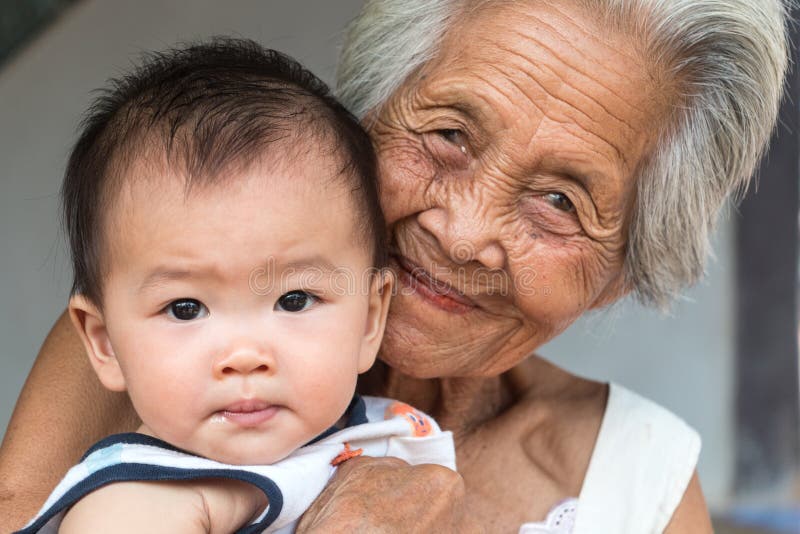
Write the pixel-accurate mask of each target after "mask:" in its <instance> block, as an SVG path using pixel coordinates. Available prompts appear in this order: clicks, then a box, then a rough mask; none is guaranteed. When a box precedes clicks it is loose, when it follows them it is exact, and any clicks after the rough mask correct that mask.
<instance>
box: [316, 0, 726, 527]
mask: <svg viewBox="0 0 800 534" xmlns="http://www.w3.org/2000/svg"><path fill="white" fill-rule="evenodd" d="M634 51H635V46H634V44H633V43H631V42H629V41H626V40H625V39H623V38H621V37H620V36H614V35H609V34H608V32H606V31H604V30H603V29H602V28H600V27H598V26H596V25H594V24H592V22H591V18H589V17H586V14H585V13H581V12H579V11H577V10H576V9H575V8H574V7H568V6H559V7H556V6H541V5H537V6H534V5H521V4H519V3H517V4H511V5H505V6H501V7H497V6H494V7H491V8H490V9H484V10H479V11H476V12H473V13H471V14H470V15H469V16H467V18H466V19H465V21H464V22H463V23H462V24H460V25H458V26H456V27H455V28H454V29H453V30H451V31H450V33H449V34H448V35H447V37H446V39H445V41H444V43H443V46H442V50H441V54H440V55H439V57H437V58H436V59H434V60H433V61H432V62H431V63H429V64H428V65H426V66H425V67H424V68H423V69H422V71H421V72H420V73H419V75H418V76H416V77H415V78H414V79H412V80H410V81H408V82H407V83H406V84H405V85H404V86H403V87H402V88H401V89H400V90H399V91H398V92H397V93H396V94H395V95H394V96H393V97H392V98H391V99H390V101H389V102H388V103H387V105H385V106H384V107H383V108H382V109H381V110H380V111H379V112H378V113H376V114H373V116H371V117H368V123H369V124H370V128H371V134H372V136H373V139H374V140H375V143H376V146H377V150H378V154H379V162H380V172H381V183H382V188H383V191H382V195H383V208H384V210H385V213H386V216H387V219H388V222H389V224H390V225H391V230H392V242H393V255H394V266H395V268H396V269H397V272H398V275H399V276H398V278H399V281H400V282H399V293H398V295H397V296H396V297H395V298H394V299H393V301H392V305H391V308H390V311H389V322H388V326H387V333H386V337H385V338H384V342H383V345H382V350H381V358H382V360H383V361H384V362H386V363H387V364H388V367H377V368H376V369H374V370H373V372H372V376H371V377H370V378H371V383H367V391H368V392H371V393H378V394H383V395H387V396H391V397H397V398H400V399H403V400H406V401H408V402H410V403H412V404H415V405H416V406H418V407H420V408H421V409H423V410H426V411H428V412H429V413H431V414H433V415H434V416H435V417H437V418H438V420H439V422H440V424H442V425H443V426H444V427H446V428H448V429H450V430H453V432H454V434H455V438H456V449H457V455H458V467H459V473H460V474H461V475H462V476H463V479H464V483H465V494H464V497H463V499H459V498H458V495H456V494H454V493H453V491H452V490H449V491H442V492H441V495H440V496H438V497H437V495H436V494H435V493H434V494H433V495H428V494H427V493H426V494H425V497H424V498H420V499H418V500H416V499H410V498H409V497H408V496H407V495H406V496H405V497H404V498H402V499H395V498H392V495H394V493H395V492H391V491H389V492H386V493H385V494H381V493H380V492H377V495H379V496H380V497H375V498H372V499H370V497H364V495H376V492H375V491H374V490H375V487H374V486H375V484H376V482H375V480H376V479H379V480H384V481H392V480H394V481H398V483H400V484H401V486H402V483H403V481H404V480H406V479H407V477H412V476H415V475H418V476H420V480H426V483H429V482H430V481H429V480H428V479H427V478H426V477H430V476H431V473H422V472H416V473H415V470H417V471H418V468H413V467H409V468H406V471H403V470H401V469H399V468H397V467H396V466H393V467H392V468H391V469H390V468H387V467H386V466H385V465H383V464H382V463H380V462H378V461H377V460H376V465H375V467H374V471H373V472H372V473H371V476H370V477H367V476H361V477H359V475H358V474H357V472H356V473H347V472H344V473H339V474H338V475H337V476H336V477H335V478H334V480H333V481H332V483H331V485H330V486H329V489H328V490H327V491H326V493H325V494H324V495H323V496H322V497H321V498H320V500H319V501H318V503H317V505H316V506H314V507H312V509H311V510H309V512H308V513H307V520H306V521H305V522H304V523H303V525H302V526H303V527H304V528H307V529H308V531H310V532H316V531H320V532H322V531H326V529H328V530H329V531H335V530H337V529H339V528H348V527H351V526H353V525H359V526H363V525H366V524H369V525H372V526H373V528H377V526H378V525H386V524H392V525H394V524H395V523H393V521H394V519H395V518H396V517H402V516H403V514H406V515H407V516H408V517H412V516H413V517H417V518H418V520H420V521H422V524H439V525H440V529H442V530H441V531H443V532H444V531H452V532H458V531H461V529H462V528H464V525H463V524H462V523H461V519H459V518H463V517H467V518H468V521H467V524H469V525H470V526H471V527H476V526H477V527H480V528H484V529H485V530H486V531H487V532H516V530H517V529H518V528H519V525H520V524H522V523H524V522H528V521H540V520H543V519H544V517H545V516H546V514H547V512H548V511H549V510H550V509H551V508H552V507H553V506H554V505H555V504H556V503H558V502H559V501H561V500H563V499H565V498H568V497H573V496H577V495H578V494H579V493H580V489H581V486H582V483H583V478H584V475H585V472H586V469H587V467H588V463H589V459H590V457H591V453H592V450H593V448H594V443H595V440H596V437H597V433H598V431H599V426H600V422H601V420H602V416H603V413H604V409H605V402H606V398H607V388H606V386H605V385H602V384H599V383H596V382H590V381H585V380H582V379H579V378H577V377H575V376H572V375H570V374H568V373H566V372H564V371H562V370H560V369H558V368H556V367H555V366H552V365H551V364H549V363H547V362H545V361H544V360H541V359H540V358H538V357H536V356H533V355H532V353H533V352H534V351H535V350H536V348H537V347H539V346H541V345H542V344H543V343H545V342H546V341H548V340H550V339H552V338H553V337H555V336H556V335H558V334H559V333H561V332H562V331H563V330H564V329H565V328H566V327H567V326H569V325H570V324H571V323H572V322H573V321H575V319H576V318H577V317H579V316H580V315H581V314H582V313H584V312H585V311H587V310H589V309H592V308H597V307H601V306H604V305H606V304H609V303H611V302H614V301H615V300H617V299H619V298H620V297H621V296H623V295H624V294H625V293H626V292H627V291H628V290H629V288H626V287H625V285H624V277H623V263H624V255H625V245H626V234H627V229H628V227H629V224H630V216H631V212H632V209H631V208H632V205H633V202H634V200H635V192H636V176H637V170H638V169H639V167H640V165H641V164H642V162H643V161H644V160H645V158H646V157H647V154H648V153H649V151H650V150H651V149H652V148H653V146H654V143H655V140H656V138H657V135H658V129H657V128H658V126H659V125H661V124H664V122H665V116H666V113H667V111H668V102H667V101H666V99H665V97H664V96H663V95H662V94H661V93H660V92H659V88H658V87H656V86H655V82H654V81H653V78H652V77H651V73H649V72H648V71H647V69H646V68H645V64H644V62H643V60H642V59H641V58H640V57H638V56H637V55H636V54H635V53H634ZM420 268H421V269H422V270H424V271H426V272H425V273H424V274H423V275H422V277H421V278H422V279H423V280H428V281H429V280H430V279H431V278H433V279H435V280H436V282H437V283H438V284H437V286H438V287H440V288H442V287H443V288H444V289H443V290H440V291H438V292H437V293H438V294H435V293H432V292H431V291H427V290H426V289H425V288H424V287H423V286H424V284H421V283H419V279H420V277H419V276H412V275H411V274H410V271H415V272H419V269H420ZM442 293H446V295H445V296H442V295H441V294H442ZM587 356H588V355H587ZM363 469H365V468H364V466H360V469H359V471H362V470H363ZM440 484H441V485H442V486H444V487H447V488H453V487H456V486H457V484H455V483H454V482H453V481H452V480H446V479H445V480H441V481H440ZM508 488H514V491H513V492H510V491H508ZM356 496H358V497H356ZM687 496H688V498H685V499H684V501H685V503H688V504H682V505H681V506H680V507H679V510H678V512H677V513H676V515H675V517H674V519H673V526H672V527H670V529H671V530H668V531H673V532H678V531H680V532H686V531H692V532H707V531H709V529H710V524H709V523H708V517H707V512H706V510H705V504H704V502H703V499H702V493H701V491H700V489H699V484H698V483H697V482H696V481H695V482H693V483H692V485H691V486H690V490H689V491H688V492H687ZM387 501H390V502H391V506H387V505H386V503H387ZM332 510H338V511H339V512H341V513H340V514H339V515H338V516H337V515H336V514H332V513H331V511H332ZM354 510H360V512H359V513H353V511H354ZM442 510H446V513H443V512H442ZM351 520H352V521H355V522H354V523H350V521H351ZM426 520H429V521H431V522H430V523H426V522H425V521H426ZM676 520H677V521H676ZM444 525H449V527H450V530H448V529H446V528H445V527H444ZM687 525H688V526H690V527H691V528H690V530H687ZM406 529H407V531H414V529H413V528H411V526H407V527H406ZM672 529H674V530H672ZM367 530H368V529H367ZM301 531H303V529H301ZM389 531H391V529H389ZM400 531H403V528H400Z"/></svg>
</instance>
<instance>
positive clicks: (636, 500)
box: [576, 384, 700, 532]
mask: <svg viewBox="0 0 800 534" xmlns="http://www.w3.org/2000/svg"><path fill="white" fill-rule="evenodd" d="M699 453H700V437H699V435H698V434H697V432H696V431H695V430H694V429H692V428H691V427H690V426H689V425H688V424H686V423H685V422H684V421H683V420H682V419H681V418H679V417H678V416H676V415H675V414H673V413H671V412H670V411H669V410H667V409H665V408H663V407H661V406H659V405H658V404H656V403H655V402H652V401H650V400H648V399H646V398H644V397H642V396H640V395H638V394H636V393H633V392H631V391H629V390H627V389H626V388H624V387H622V386H619V385H615V384H611V385H610V387H609V395H608V403H607V407H606V410H605V415H604V417H603V422H602V425H601V427H600V432H599V435H598V438H597V443H596V444H595V447H594V451H593V453H592V458H591V461H590V464H589V468H588V469H587V472H586V477H585V480H584V483H583V488H582V490H581V493H580V504H579V507H578V518H577V520H576V532H580V531H581V530H580V529H579V528H578V527H580V526H581V525H583V526H584V527H588V526H589V525H591V526H592V529H595V528H597V527H599V526H601V525H602V526H603V528H600V529H599V530H600V531H606V530H607V529H610V530H608V531H614V532H630V531H636V532H642V531H647V532H662V531H663V530H664V528H666V526H667V524H668V523H669V520H670V518H671V517H672V514H673V512H674V511H675V509H676V507H677V506H678V504H679V503H680V501H681V498H682V497H683V494H684V493H685V491H686V488H687V486H688V484H689V482H690V480H691V478H692V475H693V474H694V471H695V468H696V465H697V459H698V456H699Z"/></svg>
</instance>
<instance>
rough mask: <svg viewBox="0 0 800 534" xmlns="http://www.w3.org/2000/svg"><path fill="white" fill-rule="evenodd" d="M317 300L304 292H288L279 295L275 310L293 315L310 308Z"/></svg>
mask: <svg viewBox="0 0 800 534" xmlns="http://www.w3.org/2000/svg"><path fill="white" fill-rule="evenodd" d="M317 300H318V299H317V297H315V296H314V295H311V294H310V293H306V292H305V291H300V290H295V291H289V292H288V293H286V294H284V295H281V297H280V298H279V299H278V302H276V303H275V309H276V310H280V311H287V312H293V313H294V312H301V311H303V310H307V309H308V308H310V307H311V306H312V305H313V304H314V303H315V302H316V301H317Z"/></svg>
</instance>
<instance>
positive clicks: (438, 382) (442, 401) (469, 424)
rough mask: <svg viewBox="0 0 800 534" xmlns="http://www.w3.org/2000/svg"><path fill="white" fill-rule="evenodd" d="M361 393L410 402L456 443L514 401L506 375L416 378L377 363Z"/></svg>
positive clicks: (365, 377)
mask: <svg viewBox="0 0 800 534" xmlns="http://www.w3.org/2000/svg"><path fill="white" fill-rule="evenodd" d="M359 391H360V392H361V393H363V394H365V395H378V396H384V397H390V398H393V399H397V400H401V401H403V402H407V403H409V404H411V405H412V406H414V407H415V408H419V409H420V410H422V411H424V412H426V413H427V414H429V415H431V416H433V418H434V419H436V421H437V422H438V423H439V425H440V426H441V427H442V428H443V429H445V430H451V431H452V432H453V435H454V437H455V440H456V442H458V441H459V440H460V438H461V437H462V436H465V435H467V434H469V433H470V432H471V431H472V430H474V429H475V428H476V427H478V426H480V425H481V424H482V423H484V422H486V421H488V420H490V419H493V418H494V417H496V416H497V414H499V413H500V412H502V411H503V410H505V409H506V408H508V407H509V406H510V405H511V404H513V402H514V397H515V395H514V390H513V387H512V386H511V385H510V384H509V383H508V380H507V379H506V377H505V376H504V375H500V376H494V377H479V378H432V379H420V378H414V377H411V376H408V375H405V374H403V373H401V372H400V371H397V370H395V369H392V368H391V367H389V366H388V365H386V364H384V363H382V362H380V361H379V362H377V363H376V364H375V366H374V367H373V368H372V369H371V370H370V371H369V372H368V373H366V374H365V375H362V377H361V379H360V380H359Z"/></svg>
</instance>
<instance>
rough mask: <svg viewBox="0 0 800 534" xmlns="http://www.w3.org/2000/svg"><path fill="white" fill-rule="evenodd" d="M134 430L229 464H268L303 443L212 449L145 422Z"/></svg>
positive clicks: (183, 449) (254, 444)
mask: <svg viewBox="0 0 800 534" xmlns="http://www.w3.org/2000/svg"><path fill="white" fill-rule="evenodd" d="M136 432H137V433H138V434H143V435H145V436H150V437H152V438H156V439H159V440H161V441H164V442H166V443H169V444H170V445H172V446H173V447H175V448H177V449H180V450H182V451H184V452H187V453H190V454H194V455H195V456H201V457H203V458H207V459H209V460H213V461H215V462H219V463H222V464H229V465H270V464H274V463H276V462H280V461H281V460H283V459H284V458H286V457H288V456H289V455H290V454H291V453H292V452H294V451H295V450H296V449H299V448H300V447H302V446H303V445H304V443H299V444H297V446H296V447H285V449H286V450H280V451H271V450H267V447H264V446H263V444H257V443H252V444H249V447H247V446H245V447H238V448H237V450H230V449H229V448H223V449H221V450H220V449H214V448H208V449H207V447H197V446H194V445H193V444H191V443H181V442H179V441H176V440H174V439H169V438H167V437H165V436H160V435H158V433H156V432H153V430H152V429H151V428H150V427H148V426H147V425H146V424H142V425H141V426H140V427H139V428H138V429H137V430H136Z"/></svg>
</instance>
